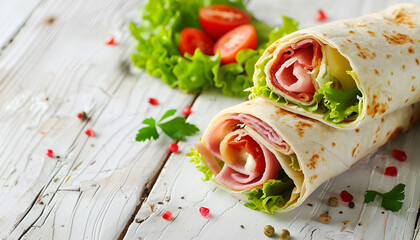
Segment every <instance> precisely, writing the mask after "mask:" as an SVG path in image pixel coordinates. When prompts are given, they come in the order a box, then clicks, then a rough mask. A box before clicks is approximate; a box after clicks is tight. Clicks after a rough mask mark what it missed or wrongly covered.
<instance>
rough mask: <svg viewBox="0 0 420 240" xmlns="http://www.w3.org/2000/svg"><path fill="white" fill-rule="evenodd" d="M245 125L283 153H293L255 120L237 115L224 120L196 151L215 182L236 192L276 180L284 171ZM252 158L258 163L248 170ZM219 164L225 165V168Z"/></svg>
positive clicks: (267, 126) (246, 115) (281, 140)
mask: <svg viewBox="0 0 420 240" xmlns="http://www.w3.org/2000/svg"><path fill="white" fill-rule="evenodd" d="M242 124H246V125H247V126H249V127H251V128H252V129H253V130H254V131H256V132H257V133H258V134H260V135H261V136H262V137H263V138H264V139H266V140H267V141H268V142H270V143H271V144H272V145H274V146H275V147H276V148H279V149H282V152H283V151H284V152H288V153H290V154H292V153H293V151H292V150H291V148H290V146H289V145H288V144H287V143H286V142H284V140H283V139H282V138H281V137H280V136H279V135H278V134H277V133H276V132H275V131H274V129H273V128H271V127H270V126H269V125H268V124H267V123H264V122H262V121H261V120H260V119H258V118H256V117H253V116H251V115H248V114H237V115H231V116H228V117H225V118H223V119H221V120H220V121H219V122H218V123H217V124H216V125H215V126H213V128H212V129H211V130H210V131H209V132H208V134H207V136H206V139H205V143H199V144H197V145H196V148H197V150H198V151H199V152H200V154H201V155H202V156H203V158H204V160H205V162H206V164H207V166H208V167H209V168H210V170H211V171H212V172H213V174H214V175H215V177H216V179H218V180H219V181H220V182H221V183H223V184H224V185H226V186H227V187H229V188H231V189H235V190H246V189H252V188H254V187H258V186H262V185H263V183H264V182H265V181H267V180H269V179H275V178H277V175H278V172H279V170H280V168H281V167H280V164H279V162H278V160H277V159H276V157H275V155H274V154H273V153H272V152H271V151H270V150H268V149H267V148H266V147H265V146H264V145H262V144H260V143H259V142H257V141H255V140H254V139H252V138H251V137H250V136H249V135H248V132H247V131H246V130H245V129H244V128H243V125H242ZM241 125H242V126H241ZM250 155H251V156H252V157H251V159H252V161H255V164H254V165H255V167H254V169H249V168H248V169H247V168H246V167H245V165H246V163H247V161H249V156H250ZM219 161H223V162H224V165H223V167H222V168H220V166H219V164H218V162H219ZM254 165H253V166H254Z"/></svg>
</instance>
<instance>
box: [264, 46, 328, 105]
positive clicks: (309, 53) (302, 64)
mask: <svg viewBox="0 0 420 240" xmlns="http://www.w3.org/2000/svg"><path fill="white" fill-rule="evenodd" d="M280 54H281V56H280V57H279V58H278V59H277V61H276V62H275V63H274V64H273V66H272V68H271V70H270V73H271V82H272V84H273V85H274V86H275V87H276V88H278V89H279V90H280V91H282V92H284V93H286V94H287V95H289V96H291V97H293V98H295V99H298V100H299V101H301V102H309V101H311V100H312V99H313V95H314V93H315V87H314V85H313V82H312V76H311V75H310V72H311V71H312V70H313V69H314V68H315V67H316V66H317V65H318V62H319V59H320V58H321V57H322V52H321V47H320V45H319V43H318V42H317V41H315V40H314V39H305V40H302V41H299V42H297V43H295V44H293V45H292V46H290V47H289V48H286V49H284V50H283V52H281V53H280Z"/></svg>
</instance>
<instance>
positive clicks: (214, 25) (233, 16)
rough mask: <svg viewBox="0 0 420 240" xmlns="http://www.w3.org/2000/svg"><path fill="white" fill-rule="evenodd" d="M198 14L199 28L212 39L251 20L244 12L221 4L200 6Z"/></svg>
mask: <svg viewBox="0 0 420 240" xmlns="http://www.w3.org/2000/svg"><path fill="white" fill-rule="evenodd" d="M198 16H199V21H200V25H201V28H202V29H203V30H204V32H206V33H207V34H208V35H209V36H210V37H211V38H212V39H214V40H216V39H219V38H220V37H221V36H222V35H224V34H225V33H227V32H229V31H230V30H232V29H234V28H236V27H239V26H240V25H243V24H248V23H249V22H250V21H251V17H250V16H249V15H248V14H247V13H246V12H244V11H242V10H239V9H237V8H234V7H231V6H226V5H221V4H220V5H219V4H216V5H211V6H208V7H202V8H200V11H199V12H198Z"/></svg>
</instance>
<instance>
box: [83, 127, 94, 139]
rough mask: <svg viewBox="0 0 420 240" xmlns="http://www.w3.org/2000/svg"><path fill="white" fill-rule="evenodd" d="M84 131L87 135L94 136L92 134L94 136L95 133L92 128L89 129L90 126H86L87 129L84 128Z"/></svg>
mask: <svg viewBox="0 0 420 240" xmlns="http://www.w3.org/2000/svg"><path fill="white" fill-rule="evenodd" d="M85 133H86V135H88V136H89V137H94V136H96V133H95V132H94V131H93V130H92V129H90V128H87V129H86V130H85Z"/></svg>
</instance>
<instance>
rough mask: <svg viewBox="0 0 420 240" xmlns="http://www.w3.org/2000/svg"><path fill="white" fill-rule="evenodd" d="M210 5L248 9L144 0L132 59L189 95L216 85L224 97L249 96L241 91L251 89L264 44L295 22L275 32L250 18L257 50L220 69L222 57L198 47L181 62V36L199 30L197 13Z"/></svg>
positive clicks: (232, 0)
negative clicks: (207, 52) (186, 29)
mask: <svg viewBox="0 0 420 240" xmlns="http://www.w3.org/2000/svg"><path fill="white" fill-rule="evenodd" d="M211 4H226V5H230V6H234V7H236V8H239V9H242V10H244V11H247V10H246V8H245V4H244V3H243V1H242V0H189V1H181V0H155V1H148V2H147V3H146V5H145V6H144V7H143V8H142V9H141V12H140V17H141V23H140V24H139V25H138V26H137V25H136V24H134V23H131V24H130V31H131V34H132V35H133V36H134V38H135V39H136V40H137V42H138V43H137V47H136V52H135V53H133V54H132V55H131V60H132V62H133V64H134V65H135V66H137V67H139V68H141V69H145V70H146V71H147V73H148V74H150V75H152V76H154V77H158V78H161V79H162V80H163V81H164V82H165V83H167V84H168V85H169V86H171V87H173V88H175V87H178V88H179V89H181V90H183V91H185V92H188V93H197V92H199V91H201V90H203V89H204V88H206V87H208V86H216V87H217V88H220V89H221V90H222V92H223V94H225V95H227V96H239V97H244V96H246V95H247V93H246V92H244V91H243V90H244V89H246V88H249V87H251V86H252V84H253V81H252V76H253V73H254V65H255V63H256V62H257V60H258V58H259V56H260V55H261V54H262V52H263V51H264V49H265V47H266V46H267V44H268V43H269V42H271V41H272V39H273V38H274V37H275V36H282V35H285V34H288V33H290V32H292V31H296V30H297V22H296V21H294V20H292V19H290V18H283V21H284V24H283V27H281V28H276V29H274V30H273V28H272V27H270V26H268V25H267V24H265V23H263V22H261V21H259V20H257V19H255V18H254V17H252V20H251V24H252V25H253V26H254V27H255V30H256V31H257V36H258V47H257V50H251V49H246V50H242V51H240V52H239V53H238V55H237V56H236V60H237V63H232V64H227V65H221V62H220V55H218V54H216V55H215V56H207V55H205V54H203V53H202V52H201V51H200V50H199V49H198V50H196V51H195V52H194V55H193V56H190V55H186V56H185V58H184V57H183V56H181V54H180V52H179V50H178V43H179V36H180V33H181V31H182V29H184V28H186V27H194V28H200V24H199V21H198V11H199V9H200V8H201V7H203V6H207V5H211ZM247 12H248V11H247ZM248 13H249V12H248ZM249 14H250V13H249ZM250 15H251V14H250ZM251 16H252V15H251Z"/></svg>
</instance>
